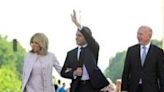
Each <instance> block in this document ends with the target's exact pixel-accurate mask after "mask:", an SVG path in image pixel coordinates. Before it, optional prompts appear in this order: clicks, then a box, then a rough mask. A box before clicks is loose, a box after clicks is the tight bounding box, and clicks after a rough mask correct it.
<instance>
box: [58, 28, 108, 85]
mask: <svg viewBox="0 0 164 92" xmlns="http://www.w3.org/2000/svg"><path fill="white" fill-rule="evenodd" d="M86 30H89V28H87V27H83V28H82V30H80V32H81V33H82V34H83V36H84V37H85V39H86V41H87V43H88V45H87V47H85V48H84V54H83V57H82V58H81V59H82V60H83V64H84V65H85V67H86V69H87V71H88V74H89V77H90V82H91V84H92V85H93V87H97V88H101V87H99V85H100V83H99V82H100V81H101V80H102V81H101V84H102V85H100V86H104V87H105V86H107V85H108V84H109V83H108V81H107V80H106V79H105V77H104V75H102V73H101V71H100V69H99V68H98V66H97V62H98V52H99V45H98V43H97V42H96V41H95V39H94V38H93V37H92V36H91V35H90V34H88V33H87V31H86ZM77 51H78V48H75V49H73V50H71V51H69V52H68V53H67V57H66V60H65V63H64V66H63V68H62V71H61V76H63V77H65V78H70V79H72V83H71V88H72V87H74V86H77V85H76V84H74V82H75V81H76V79H74V76H73V71H74V70H76V68H77V67H78V61H77ZM79 61H80V60H79ZM103 77H104V78H103ZM98 78H99V82H98V81H97V79H98Z"/></svg>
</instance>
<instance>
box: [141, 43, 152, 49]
mask: <svg viewBox="0 0 164 92" xmlns="http://www.w3.org/2000/svg"><path fill="white" fill-rule="evenodd" d="M144 46H145V47H146V48H147V49H149V48H150V42H149V43H148V44H147V45H140V47H141V48H142V47H144Z"/></svg>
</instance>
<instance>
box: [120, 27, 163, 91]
mask: <svg viewBox="0 0 164 92" xmlns="http://www.w3.org/2000/svg"><path fill="white" fill-rule="evenodd" d="M151 37H152V29H151V28H150V27H148V26H141V27H139V29H138V32H137V38H138V42H139V44H136V45H134V46H131V47H129V48H128V51H127V55H126V59H125V64H124V70H123V74H122V85H121V91H122V92H164V60H163V58H164V52H163V50H162V49H160V48H159V47H157V46H155V45H153V44H152V43H151V42H150V41H151Z"/></svg>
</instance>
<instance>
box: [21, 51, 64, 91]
mask: <svg viewBox="0 0 164 92" xmlns="http://www.w3.org/2000/svg"><path fill="white" fill-rule="evenodd" d="M38 59H39V61H40V62H41V67H42V72H43V75H41V76H42V77H43V81H42V83H43V88H42V89H44V90H43V91H42V92H54V86H53V83H52V69H53V67H55V69H56V71H57V72H58V73H60V71H61V66H60V64H59V62H58V60H57V59H56V57H55V55H54V54H53V53H48V54H47V55H46V56H40V55H37V54H34V53H31V52H29V53H27V54H26V55H25V58H24V66H23V75H22V90H21V92H25V87H26V85H27V82H28V80H29V77H30V74H31V72H32V68H33V65H34V63H35V62H36V61H37V60H38ZM33 81H35V80H33ZM36 85H38V82H36Z"/></svg>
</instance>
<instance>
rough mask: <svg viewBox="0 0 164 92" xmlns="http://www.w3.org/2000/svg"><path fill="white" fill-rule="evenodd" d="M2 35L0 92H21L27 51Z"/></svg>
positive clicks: (0, 42) (0, 44)
mask: <svg viewBox="0 0 164 92" xmlns="http://www.w3.org/2000/svg"><path fill="white" fill-rule="evenodd" d="M13 47H14V46H13V41H8V40H7V36H5V37H2V36H1V35H0V92H20V88H21V73H22V66H23V65H22V64H23V62H22V61H23V57H24V54H25V49H24V48H23V47H22V46H21V45H20V43H19V42H17V45H16V46H15V47H14V48H15V49H16V50H14V48H13Z"/></svg>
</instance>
